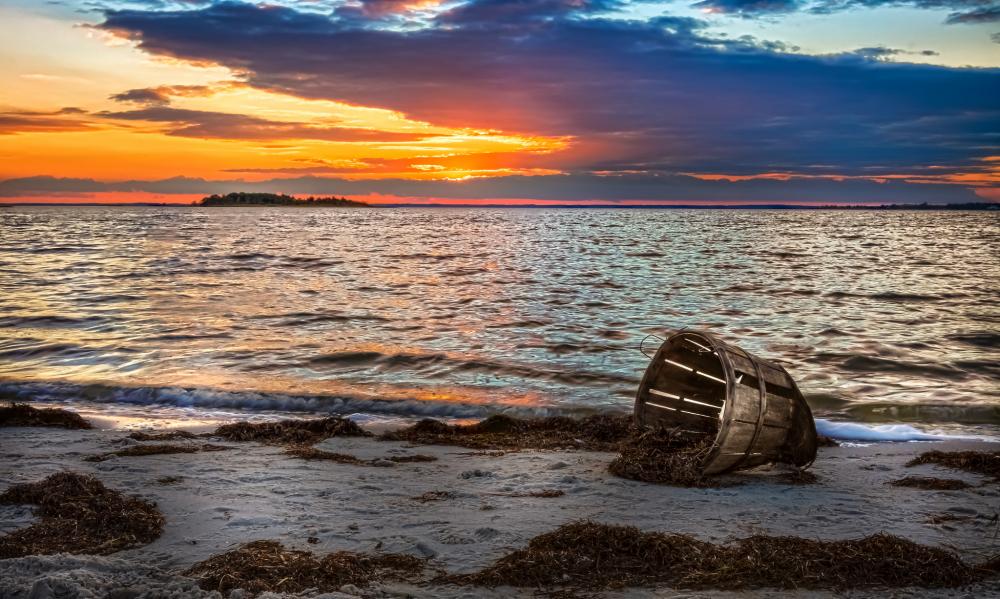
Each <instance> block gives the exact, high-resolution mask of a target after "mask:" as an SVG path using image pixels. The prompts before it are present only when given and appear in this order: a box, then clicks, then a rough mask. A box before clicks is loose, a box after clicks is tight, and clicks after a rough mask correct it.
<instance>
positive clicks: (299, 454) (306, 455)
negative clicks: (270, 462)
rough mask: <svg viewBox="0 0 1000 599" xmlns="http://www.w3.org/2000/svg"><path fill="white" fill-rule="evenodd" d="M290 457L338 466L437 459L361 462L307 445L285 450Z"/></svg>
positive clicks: (419, 456) (421, 458)
mask: <svg viewBox="0 0 1000 599" xmlns="http://www.w3.org/2000/svg"><path fill="white" fill-rule="evenodd" d="M285 453H287V454H288V455H290V456H293V457H296V458H301V459H303V460H326V461H330V462H337V463H338V464H352V465H354V466H393V465H395V464H405V463H414V462H436V461H437V458H436V457H434V456H429V455H423V454H415V455H404V456H389V457H387V458H374V459H371V460H362V459H361V458H359V457H357V456H353V455H350V454H347V453H334V452H332V451H323V450H322V449H316V448H315V447H311V446H308V445H296V446H293V447H289V448H288V449H286V450H285Z"/></svg>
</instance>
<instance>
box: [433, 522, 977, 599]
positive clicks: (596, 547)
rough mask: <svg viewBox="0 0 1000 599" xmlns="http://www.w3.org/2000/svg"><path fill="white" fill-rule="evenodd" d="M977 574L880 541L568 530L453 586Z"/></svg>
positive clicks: (746, 582) (953, 582)
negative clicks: (720, 538) (717, 541)
mask: <svg viewBox="0 0 1000 599" xmlns="http://www.w3.org/2000/svg"><path fill="white" fill-rule="evenodd" d="M976 578H977V573H976V570H975V569H973V568H971V567H969V566H968V565H966V564H964V563H963V562H962V561H961V560H959V558H958V557H957V556H956V555H955V554H953V553H951V552H949V551H945V550H943V549H937V548H933V547H926V546H923V545H918V544H916V543H913V542H912V541H908V540H906V539H901V538H899V537H894V536H891V535H887V534H877V535H873V536H870V537H865V538H863V539H856V540H847V541H817V540H812V539H802V538H797V537H771V536H764V535H757V536H753V537H749V538H747V539H743V540H741V541H738V542H736V543H733V544H730V545H714V544H712V543H707V542H704V541H700V540H698V539H695V538H693V537H690V536H688V535H681V534H666V533H657V532H642V531H640V530H639V529H637V528H635V527H631V526H610V525H605V524H597V523H594V522H587V521H582V522H573V523H570V524H566V525H564V526H562V527H560V528H558V529H557V530H555V531H553V532H549V533H546V534H543V535H540V536H537V537H535V538H534V539H532V540H531V541H530V542H529V543H528V546H527V547H525V548H524V549H519V550H516V551H514V552H512V553H510V554H508V555H506V556H504V557H502V558H500V559H499V560H498V561H497V562H495V563H494V564H493V565H491V566H489V567H488V568H486V569H484V570H482V571H480V572H476V573H473V574H469V575H460V576H452V577H449V578H448V579H447V580H449V581H450V582H453V583H458V584H472V585H483V586H489V587H494V586H501V585H509V586H514V587H542V588H546V587H548V588H552V587H564V588H565V587H569V588H575V589H583V590H601V589H607V588H621V587H626V586H641V585H653V584H657V585H669V586H673V587H675V588H691V589H723V590H742V589H751V588H783V589H796V588H802V589H846V588H858V587H897V588H898V587H908V586H919V587H955V586H961V585H964V584H967V583H969V582H972V581H974V580H976Z"/></svg>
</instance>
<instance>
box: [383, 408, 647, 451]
mask: <svg viewBox="0 0 1000 599" xmlns="http://www.w3.org/2000/svg"><path fill="white" fill-rule="evenodd" d="M634 431H635V424H634V423H633V420H632V417H631V416H623V415H608V414H598V415H594V416H588V417H586V418H581V419H573V418H566V417H562V416H552V417H548V418H533V419H525V418H514V417H511V416H505V415H495V416H490V417H489V418H487V419H486V420H483V421H481V422H477V423H476V424H469V425H450V424H445V423H444V422H441V421H438V420H433V419H429V418H428V419H424V420H421V421H420V422H418V423H416V424H414V425H413V426H409V427H406V428H403V429H400V430H396V431H390V432H388V433H385V434H384V435H382V439H384V440H388V441H407V442H409V443H420V444H425V445H457V446H459V447H468V448H470V449H482V450H520V449H561V448H567V447H571V448H574V449H585V450H590V451H614V450H616V449H617V448H618V445H619V444H620V443H621V442H622V441H623V440H625V439H626V438H627V437H628V436H629V435H630V434H631V433H633V432H634Z"/></svg>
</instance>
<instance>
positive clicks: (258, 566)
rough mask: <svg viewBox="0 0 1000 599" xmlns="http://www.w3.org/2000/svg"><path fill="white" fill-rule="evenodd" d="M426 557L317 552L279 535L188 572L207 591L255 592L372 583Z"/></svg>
mask: <svg viewBox="0 0 1000 599" xmlns="http://www.w3.org/2000/svg"><path fill="white" fill-rule="evenodd" d="M423 568H424V560H422V559H420V558H417V557H414V556H412V555H404V554H399V553H387V554H367V553H353V552H350V551H338V552H336V553H330V554H328V555H326V556H317V555H316V554H313V553H311V552H308V551H299V550H295V549H287V548H285V546H284V545H282V544H281V543H279V542H277V541H254V542H252V543H247V544H245V545H241V546H240V547H237V548H236V549H233V550H232V551H227V552H226V553H223V554H220V555H216V556H213V557H210V558H208V559H207V560H205V561H203V562H199V563H197V564H195V565H194V566H192V567H191V568H190V569H188V570H187V571H186V572H184V574H185V576H190V577H192V578H194V579H196V580H197V581H198V585H199V586H200V587H201V588H202V589H204V590H206V591H219V592H221V593H223V594H228V592H229V591H232V590H235V589H242V590H243V591H244V592H245V593H247V594H249V595H250V596H256V595H259V594H261V593H264V592H273V593H300V592H302V591H305V590H307V589H314V590H316V591H318V592H320V593H329V592H333V591H336V590H337V589H339V588H340V587H342V586H344V585H355V586H358V587H364V586H367V585H368V584H369V583H371V582H374V581H377V580H385V579H397V580H398V579H406V578H408V577H412V576H413V575H416V574H419V573H420V572H421V571H422V570H423Z"/></svg>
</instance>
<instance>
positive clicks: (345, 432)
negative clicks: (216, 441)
mask: <svg viewBox="0 0 1000 599" xmlns="http://www.w3.org/2000/svg"><path fill="white" fill-rule="evenodd" d="M214 435H216V436H219V437H222V438H223V439H226V440H228V441H257V442H259V443H268V444H272V445H286V444H292V445H301V444H312V443H318V442H320V441H322V440H323V439H328V438H330V437H370V436H372V434H371V433H369V432H367V431H365V430H364V429H362V428H361V427H360V426H358V425H357V424H355V423H354V422H353V421H351V420H348V419H346V418H339V417H337V416H330V417H328V418H314V419H311V420H278V421H275V422H257V423H254V422H236V423H233V424H224V425H222V426H220V427H218V428H217V429H215V433H214Z"/></svg>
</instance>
